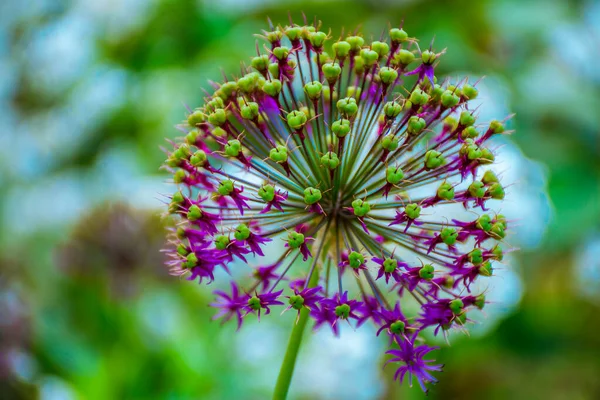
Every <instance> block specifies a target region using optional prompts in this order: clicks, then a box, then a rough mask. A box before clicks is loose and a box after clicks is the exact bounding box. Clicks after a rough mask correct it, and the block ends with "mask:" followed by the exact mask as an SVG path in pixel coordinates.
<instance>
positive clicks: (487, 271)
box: [479, 261, 494, 276]
mask: <svg viewBox="0 0 600 400" xmlns="http://www.w3.org/2000/svg"><path fill="white" fill-rule="evenodd" d="M493 273H494V268H492V263H491V262H489V261H486V262H484V263H483V264H481V266H480V267H479V275H481V276H492V274H493Z"/></svg>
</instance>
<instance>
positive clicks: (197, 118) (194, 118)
mask: <svg viewBox="0 0 600 400" xmlns="http://www.w3.org/2000/svg"><path fill="white" fill-rule="evenodd" d="M205 121H206V115H204V113H203V112H202V111H200V110H196V111H194V112H193V113H191V114H190V115H188V119H187V122H188V125H189V126H196V125H198V124H201V123H203V122H205Z"/></svg>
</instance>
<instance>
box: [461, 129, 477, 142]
mask: <svg viewBox="0 0 600 400" xmlns="http://www.w3.org/2000/svg"><path fill="white" fill-rule="evenodd" d="M477 136H479V132H477V129H475V127H474V126H467V127H466V128H465V129H463V130H462V132H461V133H460V137H461V138H462V139H463V140H466V139H475V138H476V137H477Z"/></svg>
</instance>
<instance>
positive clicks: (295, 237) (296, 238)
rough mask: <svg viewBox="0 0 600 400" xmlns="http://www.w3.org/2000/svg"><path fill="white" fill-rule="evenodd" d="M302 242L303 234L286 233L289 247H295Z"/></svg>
mask: <svg viewBox="0 0 600 400" xmlns="http://www.w3.org/2000/svg"><path fill="white" fill-rule="evenodd" d="M303 244H304V235H303V234H302V233H299V232H293V231H292V232H290V233H288V246H290V249H297V248H298V247H300V246H302V245H303Z"/></svg>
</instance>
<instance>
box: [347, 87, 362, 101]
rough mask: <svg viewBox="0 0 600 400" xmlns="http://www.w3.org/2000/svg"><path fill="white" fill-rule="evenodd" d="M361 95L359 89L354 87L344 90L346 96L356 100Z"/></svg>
mask: <svg viewBox="0 0 600 400" xmlns="http://www.w3.org/2000/svg"><path fill="white" fill-rule="evenodd" d="M361 93H362V90H361V88H359V87H356V86H348V88H347V89H346V96H348V97H353V98H355V99H358V98H359V97H360V94H361Z"/></svg>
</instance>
